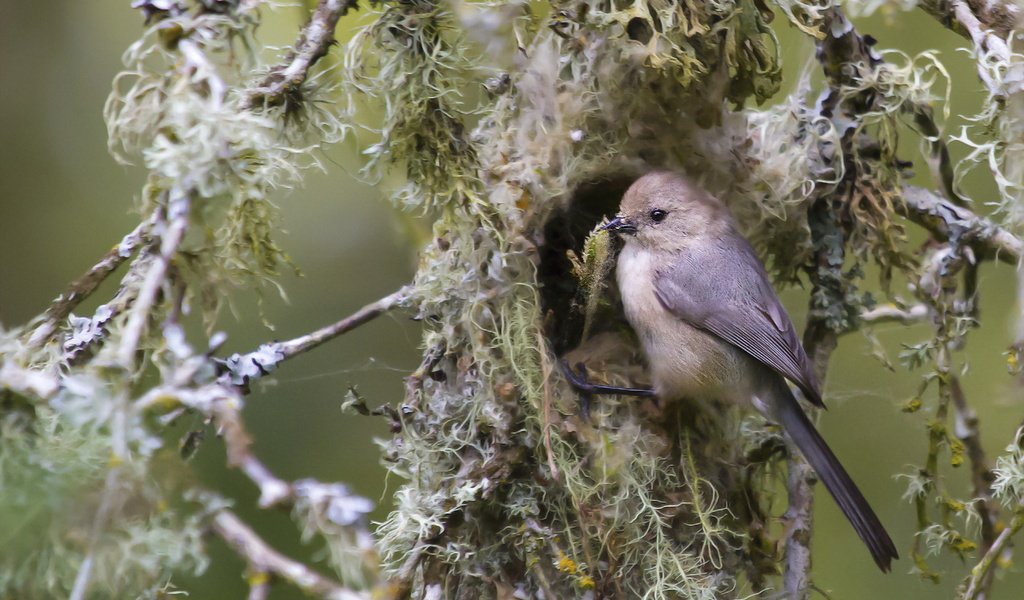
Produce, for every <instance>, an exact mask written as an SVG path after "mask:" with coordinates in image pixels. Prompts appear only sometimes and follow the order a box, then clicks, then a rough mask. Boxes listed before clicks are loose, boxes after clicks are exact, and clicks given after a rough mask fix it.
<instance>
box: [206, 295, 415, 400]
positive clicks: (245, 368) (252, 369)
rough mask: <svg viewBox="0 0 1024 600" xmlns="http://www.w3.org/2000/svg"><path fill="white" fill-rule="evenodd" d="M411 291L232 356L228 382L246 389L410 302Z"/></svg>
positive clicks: (230, 357)
mask: <svg viewBox="0 0 1024 600" xmlns="http://www.w3.org/2000/svg"><path fill="white" fill-rule="evenodd" d="M410 293H411V289H410V288H409V287H403V288H402V289H400V290H398V291H396V292H393V293H391V294H389V295H387V296H385V297H383V298H381V299H380V300H377V301H375V302H371V303H370V304H367V305H366V306H364V307H362V308H360V309H359V310H357V311H356V312H354V313H353V314H351V315H349V316H347V317H345V318H343V319H341V320H339V321H337V322H336V323H332V324H330V325H327V326H325V327H322V328H320V329H318V330H316V331H313V332H311V333H307V334H305V335H301V336H299V337H296V338H293V339H290V340H287V341H284V342H268V343H266V344H263V345H261V346H260V347H259V348H258V349H256V350H254V351H252V352H247V353H245V354H232V355H231V356H229V357H228V358H227V359H225V360H224V367H225V368H226V369H227V370H228V372H229V374H230V377H231V381H232V383H234V384H235V385H245V384H248V383H249V382H250V381H252V380H254V379H257V378H259V377H262V376H263V375H266V374H267V373H270V372H271V371H273V370H274V369H276V368H277V366H278V364H280V363H281V362H283V361H286V360H288V359H290V358H294V357H295V356H298V355H300V354H302V353H304V352H308V351H309V350H312V349H313V348H316V347H317V346H319V345H321V344H323V343H325V342H328V341H330V340H332V339H334V338H336V337H338V336H339V335H342V334H345V333H348V332H349V331H352V330H353V329H355V328H356V327H359V326H360V325H363V324H365V323H367V322H369V321H372V320H373V319H375V318H377V317H379V316H380V315H382V314H384V313H387V312H389V311H391V310H392V309H394V308H397V307H399V306H401V305H403V304H405V303H407V302H409V297H410Z"/></svg>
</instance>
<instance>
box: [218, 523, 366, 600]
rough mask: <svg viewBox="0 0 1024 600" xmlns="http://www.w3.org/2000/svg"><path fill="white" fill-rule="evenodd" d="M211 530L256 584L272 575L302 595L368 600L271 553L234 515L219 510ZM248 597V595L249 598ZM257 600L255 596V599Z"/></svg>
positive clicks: (273, 551) (274, 552) (310, 570)
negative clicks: (243, 564)
mask: <svg viewBox="0 0 1024 600" xmlns="http://www.w3.org/2000/svg"><path fill="white" fill-rule="evenodd" d="M211 529H213V531H214V532H215V533H216V534H217V535H218V536H220V538H221V539H223V540H224V541H225V542H226V543H227V545H228V546H229V547H230V548H231V549H232V550H234V551H235V553H236V554H238V555H239V556H241V557H242V558H244V559H245V561H246V562H247V563H248V565H249V570H250V572H251V573H253V574H257V579H258V581H257V583H258V584H264V583H266V582H265V581H263V579H264V577H259V575H260V574H262V575H263V576H266V575H273V576H274V577H279V578H281V579H283V580H285V581H288V582H290V583H292V584H294V585H295V586H296V587H297V588H299V589H300V590H302V591H303V592H305V593H307V594H310V595H313V596H318V597H320V598H328V599H330V600H368V599H369V598H370V595H369V594H368V593H361V592H357V591H355V590H351V589H349V588H346V587H345V586H343V585H341V584H340V583H338V582H337V581H334V580H333V579H330V578H328V577H325V576H324V575H321V574H320V573H318V572H316V571H314V570H313V569H310V568H309V567H307V566H306V565H305V564H303V563H301V562H298V561H296V560H292V559H290V558H288V557H287V556H285V555H283V554H281V553H280V552H278V551H277V550H274V549H273V548H272V547H270V545H269V544H267V543H266V542H265V541H264V540H263V539H262V538H261V537H260V536H258V535H257V534H256V532H255V531H253V530H252V529H251V528H250V527H249V526H248V525H246V524H245V523H244V522H242V520H241V519H239V518H238V516H237V515H235V513H233V512H231V511H229V510H226V509H221V510H219V511H217V513H216V514H215V515H214V517H213V521H212V523H211ZM250 597H251V594H250ZM257 597H258V596H257Z"/></svg>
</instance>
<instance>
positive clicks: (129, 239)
mask: <svg viewBox="0 0 1024 600" xmlns="http://www.w3.org/2000/svg"><path fill="white" fill-rule="evenodd" d="M151 225H152V220H151V219H147V220H145V221H143V222H142V223H140V224H139V225H138V226H137V227H136V228H135V229H134V230H132V232H131V233H129V234H128V235H126V236H124V238H123V239H122V240H121V243H120V244H118V245H116V246H114V247H113V248H111V249H110V250H109V251H108V252H107V253H106V254H105V255H103V258H101V259H100V261H99V262H97V263H96V264H95V265H93V266H92V267H91V268H90V269H89V270H88V271H86V272H85V273H84V274H82V276H81V277H79V278H78V279H76V280H74V281H72V282H71V284H70V285H68V288H67V290H66V291H65V292H64V293H63V294H61V295H60V296H57V297H56V298H55V299H54V300H53V303H52V304H51V305H50V308H48V309H47V310H46V314H44V315H43V322H42V323H40V324H39V326H38V327H36V329H35V330H34V331H33V332H32V336H31V337H29V340H28V344H29V346H33V347H34V346H39V345H41V344H44V343H46V342H47V341H49V340H50V339H51V338H52V337H53V334H54V333H56V332H57V329H58V328H59V327H60V324H61V323H62V322H63V321H64V319H67V318H68V315H70V314H71V311H73V310H75V307H77V306H78V305H79V304H80V303H81V302H82V301H83V300H85V299H86V298H88V297H89V296H90V295H92V293H93V292H95V291H96V288H98V287H99V285H100V284H101V283H103V282H104V281H105V280H106V279H107V277H108V276H110V274H111V273H113V272H114V271H115V270H117V268H118V267H120V266H121V265H122V264H123V263H124V261H126V260H128V259H129V258H130V257H131V256H132V254H134V253H135V250H136V249H137V248H138V247H139V245H140V244H141V243H142V242H143V240H144V239H145V237H146V235H147V233H148V232H149V228H150V226H151Z"/></svg>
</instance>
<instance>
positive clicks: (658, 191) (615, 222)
mask: <svg viewBox="0 0 1024 600" xmlns="http://www.w3.org/2000/svg"><path fill="white" fill-rule="evenodd" d="M729 226H731V217H730V216H729V211H728V210H727V209H726V208H725V206H724V205H723V204H722V203H721V202H719V201H718V200H716V199H715V198H714V197H713V196H711V194H709V193H707V192H706V191H704V190H703V189H701V188H700V187H698V186H697V185H696V184H694V183H693V182H692V181H690V180H689V179H687V178H686V177H685V176H684V175H682V174H680V173H675V172H671V171H655V172H653V173H648V174H647V175H644V176H643V177H641V178H640V179H638V180H636V181H635V182H634V183H633V185H631V186H630V187H629V189H628V190H627V191H626V194H625V195H624V196H623V197H622V204H621V205H620V206H619V214H618V215H616V217H615V218H614V219H612V220H611V221H609V222H608V223H607V224H606V225H605V226H604V227H603V229H605V230H607V231H612V232H615V233H618V234H620V235H621V236H622V237H623V238H624V240H625V243H626V244H627V245H628V244H640V245H641V246H644V247H646V248H649V249H652V250H679V249H681V248H685V247H687V246H688V245H690V244H691V243H693V242H694V241H698V240H701V239H704V238H706V237H708V236H716V235H720V234H721V233H722V232H723V229H724V228H727V227H729Z"/></svg>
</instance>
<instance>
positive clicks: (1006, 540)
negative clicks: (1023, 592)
mask: <svg viewBox="0 0 1024 600" xmlns="http://www.w3.org/2000/svg"><path fill="white" fill-rule="evenodd" d="M1021 527H1024V517H1021V516H1020V515H1018V516H1015V517H1014V518H1013V521H1012V522H1011V523H1010V526H1009V527H1007V528H1005V529H1003V530H1002V531H1000V532H999V537H997V538H996V540H995V542H993V544H992V546H991V547H990V548H989V549H988V552H986V553H985V555H984V556H982V557H981V560H980V561H978V564H977V565H975V566H974V568H973V569H971V576H970V578H969V579H968V580H967V589H966V590H965V591H964V595H963V600H976V599H977V598H979V597H980V596H981V594H983V593H984V592H985V589H986V588H985V587H984V586H983V585H982V583H983V582H984V581H985V580H986V579H987V578H988V576H989V573H990V571H991V570H992V566H993V565H995V564H996V562H998V560H999V557H1000V555H1002V553H1003V551H1004V550H1006V549H1007V548H1008V546H1009V544H1010V540H1012V539H1013V536H1014V535H1016V534H1017V532H1018V531H1020V530H1021Z"/></svg>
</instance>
